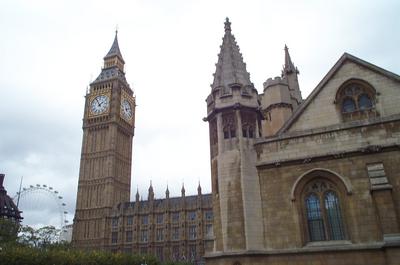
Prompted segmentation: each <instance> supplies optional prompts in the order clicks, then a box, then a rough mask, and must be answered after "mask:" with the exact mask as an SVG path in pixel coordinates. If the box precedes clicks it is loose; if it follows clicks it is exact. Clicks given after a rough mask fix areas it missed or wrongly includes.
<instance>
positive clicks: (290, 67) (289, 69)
mask: <svg viewBox="0 0 400 265" xmlns="http://www.w3.org/2000/svg"><path fill="white" fill-rule="evenodd" d="M291 73H296V74H298V73H299V70H298V69H297V67H295V66H294V64H293V62H292V59H291V58H290V54H289V48H288V47H287V46H286V44H285V65H284V66H283V70H282V76H285V75H287V74H291Z"/></svg>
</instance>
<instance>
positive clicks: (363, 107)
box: [335, 80, 376, 120]
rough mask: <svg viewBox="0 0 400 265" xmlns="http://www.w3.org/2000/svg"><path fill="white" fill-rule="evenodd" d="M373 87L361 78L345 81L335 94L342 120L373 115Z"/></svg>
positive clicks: (374, 93)
mask: <svg viewBox="0 0 400 265" xmlns="http://www.w3.org/2000/svg"><path fill="white" fill-rule="evenodd" d="M375 95H376V91H375V89H374V88H373V87H372V86H371V85H369V84H368V83H367V82H365V81H362V80H350V81H347V82H345V83H344V84H343V85H342V86H341V87H340V88H339V90H338V92H337V94H336V100H335V102H336V103H337V104H339V107H340V111H341V113H342V116H343V118H344V120H355V119H363V118H368V117H374V116H375V115H376V111H375V101H376V100H375Z"/></svg>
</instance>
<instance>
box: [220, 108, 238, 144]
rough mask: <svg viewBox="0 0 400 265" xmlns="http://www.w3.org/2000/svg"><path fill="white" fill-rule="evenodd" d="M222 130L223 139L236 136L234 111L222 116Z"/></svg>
mask: <svg viewBox="0 0 400 265" xmlns="http://www.w3.org/2000/svg"><path fill="white" fill-rule="evenodd" d="M222 130H223V132H224V139H229V138H235V137H236V118H235V114H234V113H228V114H225V115H223V116H222Z"/></svg>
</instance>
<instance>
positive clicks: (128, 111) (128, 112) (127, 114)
mask: <svg viewBox="0 0 400 265" xmlns="http://www.w3.org/2000/svg"><path fill="white" fill-rule="evenodd" d="M121 113H122V115H123V116H124V118H125V119H127V120H130V119H131V118H132V107H131V104H130V103H129V101H128V100H127V99H124V100H122V102H121Z"/></svg>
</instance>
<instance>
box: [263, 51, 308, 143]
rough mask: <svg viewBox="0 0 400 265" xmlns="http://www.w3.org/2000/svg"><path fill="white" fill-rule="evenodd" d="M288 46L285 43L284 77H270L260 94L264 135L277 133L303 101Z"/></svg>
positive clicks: (295, 68) (297, 71)
mask: <svg viewBox="0 0 400 265" xmlns="http://www.w3.org/2000/svg"><path fill="white" fill-rule="evenodd" d="M298 73H299V70H298V69H297V67H295V66H294V64H293V62H292V60H291V58H290V55H289V51H288V48H287V46H286V45H285V64H284V66H283V70H282V77H279V76H278V77H275V78H274V79H272V78H268V80H267V81H265V82H264V94H262V95H260V100H261V109H262V113H263V116H264V120H263V121H262V135H263V136H271V135H274V134H276V132H278V131H279V129H280V128H282V126H283V124H284V123H285V122H286V121H287V120H288V119H289V118H290V116H291V115H292V114H293V112H294V111H295V110H296V109H297V107H298V106H299V105H300V104H301V102H302V97H301V92H300V88H299V82H298V79H297V74H298Z"/></svg>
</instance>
